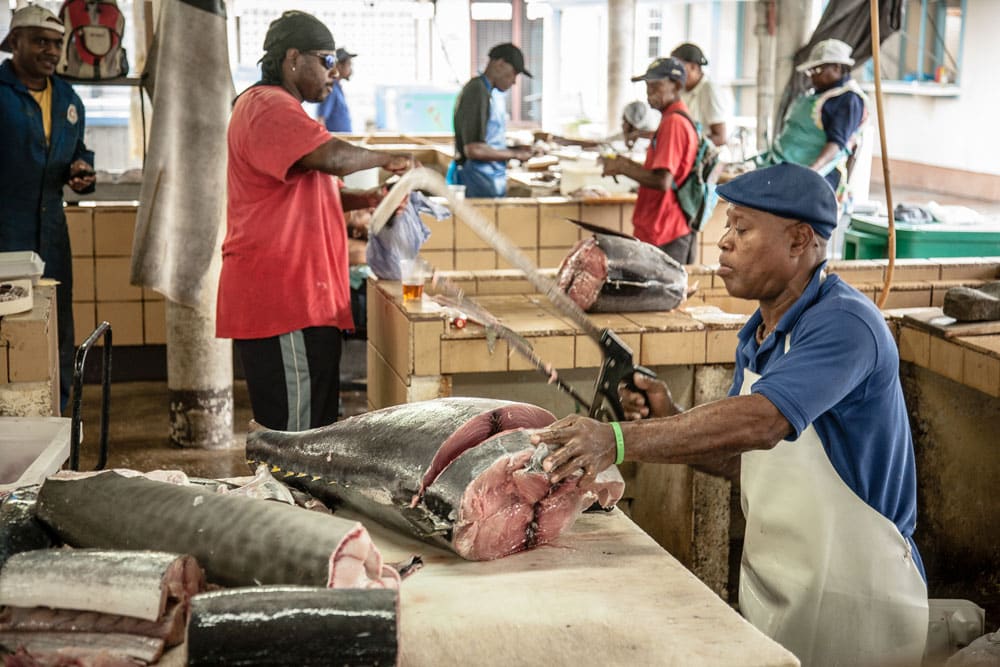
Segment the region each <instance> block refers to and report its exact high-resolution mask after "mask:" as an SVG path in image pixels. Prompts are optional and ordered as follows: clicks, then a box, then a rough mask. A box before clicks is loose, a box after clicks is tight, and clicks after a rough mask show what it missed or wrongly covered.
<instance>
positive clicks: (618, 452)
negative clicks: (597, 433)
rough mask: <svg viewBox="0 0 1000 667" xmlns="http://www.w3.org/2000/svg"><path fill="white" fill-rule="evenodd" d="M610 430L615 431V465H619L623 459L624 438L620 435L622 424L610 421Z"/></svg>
mask: <svg viewBox="0 0 1000 667" xmlns="http://www.w3.org/2000/svg"><path fill="white" fill-rule="evenodd" d="M610 423H611V430H612V431H614V432H615V465H616V466H620V465H621V464H622V463H623V462H624V461H625V438H624V437H622V425H621V424H619V423H618V422H610Z"/></svg>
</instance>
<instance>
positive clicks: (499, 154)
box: [463, 141, 514, 162]
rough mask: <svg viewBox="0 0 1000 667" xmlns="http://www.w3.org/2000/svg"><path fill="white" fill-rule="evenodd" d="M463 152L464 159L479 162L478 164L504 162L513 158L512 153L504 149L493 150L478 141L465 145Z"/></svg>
mask: <svg viewBox="0 0 1000 667" xmlns="http://www.w3.org/2000/svg"><path fill="white" fill-rule="evenodd" d="M463 151H464V153H465V157H467V158H469V159H470V160H479V161H480V162H506V161H507V160H512V159H513V158H514V151H511V150H509V149H506V148H505V149H502V150H501V149H497V148H493V147H492V146H490V145H489V144H486V143H483V142H479V141H477V142H475V143H472V144H466V145H465V147H464V148H463Z"/></svg>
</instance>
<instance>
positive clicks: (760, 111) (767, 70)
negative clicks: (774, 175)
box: [754, 0, 777, 151]
mask: <svg viewBox="0 0 1000 667" xmlns="http://www.w3.org/2000/svg"><path fill="white" fill-rule="evenodd" d="M776 4H777V3H776V0H757V27H756V29H755V30H754V34H755V35H756V37H757V150H758V151H764V150H767V148H768V147H769V146H770V140H771V138H772V137H771V116H772V114H773V113H774V80H775V79H774V48H775V41H776V40H775V35H774V33H773V32H772V28H773V26H774V24H775V23H776V16H775V14H774V12H776V11H777V7H776Z"/></svg>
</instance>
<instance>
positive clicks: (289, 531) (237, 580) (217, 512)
mask: <svg viewBox="0 0 1000 667" xmlns="http://www.w3.org/2000/svg"><path fill="white" fill-rule="evenodd" d="M60 475H63V473H57V474H56V475H54V476H52V477H49V478H48V479H46V480H45V482H44V483H43V484H42V488H41V491H40V492H39V495H38V517H39V519H41V520H42V521H43V522H44V523H45V524H46V525H48V526H50V527H51V528H52V529H53V530H54V531H55V532H56V534H57V535H58V536H59V538H60V539H62V541H63V542H65V543H66V544H68V545H70V546H74V547H94V548H102V549H125V550H158V551H168V552H173V553H185V554H190V555H192V556H194V557H195V558H196V559H197V561H198V563H199V564H200V565H201V566H202V567H204V568H205V573H206V576H207V577H208V580H209V581H210V582H212V583H217V584H220V585H223V586H249V585H255V584H296V585H306V586H327V587H330V588H396V587H398V586H399V581H400V570H401V569H402V570H404V573H405V571H407V570H408V569H409V568H411V567H412V565H413V564H412V562H411V563H406V564H403V565H400V566H399V567H394V566H392V565H389V564H385V563H383V561H382V556H381V554H380V553H379V550H378V549H377V548H376V547H375V545H374V544H373V543H372V540H371V537H370V536H369V534H368V531H367V530H365V528H364V526H362V525H361V524H360V523H358V522H357V521H350V520H347V519H341V518H339V517H335V516H331V515H328V514H323V513H320V512H310V511H306V510H302V509H301V508H297V507H292V506H291V505H286V504H284V503H279V502H273V501H270V500H261V499H255V498H241V497H237V496H233V495H230V494H222V495H220V494H215V493H212V492H211V491H210V490H206V489H204V488H198V487H194V486H178V485H174V484H168V483H164V482H155V481H152V480H149V479H145V478H142V477H122V476H121V475H119V474H117V473H114V472H104V473H100V474H97V475H88V476H75V475H72V474H70V475H67V477H70V478H68V479H61V478H60Z"/></svg>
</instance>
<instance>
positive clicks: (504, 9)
mask: <svg viewBox="0 0 1000 667" xmlns="http://www.w3.org/2000/svg"><path fill="white" fill-rule="evenodd" d="M469 10H470V12H471V13H472V20H473V21H509V20H511V19H512V18H513V17H514V7H513V5H511V4H510V3H509V2H473V3H472V4H471V5H470V6H469Z"/></svg>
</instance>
